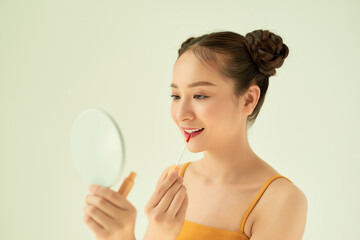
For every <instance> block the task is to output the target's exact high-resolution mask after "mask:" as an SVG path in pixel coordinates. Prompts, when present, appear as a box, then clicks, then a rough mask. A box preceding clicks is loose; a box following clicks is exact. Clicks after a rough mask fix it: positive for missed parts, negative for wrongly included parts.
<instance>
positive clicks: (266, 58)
mask: <svg viewBox="0 0 360 240" xmlns="http://www.w3.org/2000/svg"><path fill="white" fill-rule="evenodd" d="M245 45H246V47H247V49H248V50H249V53H250V55H251V58H252V59H253V60H254V62H255V63H256V65H257V66H258V69H259V71H260V72H261V73H262V74H264V75H266V76H268V77H271V76H273V75H275V73H276V70H275V68H279V67H281V66H282V65H283V63H284V60H285V58H286V57H287V55H288V54H289V48H288V47H287V46H286V44H284V43H283V41H282V38H281V37H280V36H278V35H276V34H274V33H271V32H269V31H268V30H255V31H252V32H251V33H247V34H246V35H245Z"/></svg>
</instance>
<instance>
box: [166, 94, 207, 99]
mask: <svg viewBox="0 0 360 240" xmlns="http://www.w3.org/2000/svg"><path fill="white" fill-rule="evenodd" d="M194 96H202V97H203V98H197V99H199V100H202V99H205V98H207V97H208V96H204V95H198V94H197V95H194ZM170 97H172V98H173V100H178V99H174V97H179V96H177V95H170Z"/></svg>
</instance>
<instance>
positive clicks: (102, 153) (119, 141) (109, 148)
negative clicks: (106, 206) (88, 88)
mask: <svg viewBox="0 0 360 240" xmlns="http://www.w3.org/2000/svg"><path fill="white" fill-rule="evenodd" d="M70 146H71V155H72V159H73V162H74V165H75V168H76V170H77V172H78V173H79V175H80V176H81V177H82V178H83V179H84V180H85V182H86V183H87V184H88V185H89V184H98V185H101V186H103V187H111V186H114V185H115V184H116V183H117V182H118V181H119V180H120V177H121V176H122V173H123V167H124V162H125V147H124V140H123V138H122V136H121V132H120V129H119V128H118V126H117V125H116V122H115V121H114V120H113V119H112V118H111V117H110V115H109V114H107V113H105V112H104V111H102V110H99V109H95V108H92V109H87V110H85V111H83V112H81V113H80V114H79V115H78V117H77V118H76V120H75V122H74V124H73V126H72V129H71V136H70Z"/></svg>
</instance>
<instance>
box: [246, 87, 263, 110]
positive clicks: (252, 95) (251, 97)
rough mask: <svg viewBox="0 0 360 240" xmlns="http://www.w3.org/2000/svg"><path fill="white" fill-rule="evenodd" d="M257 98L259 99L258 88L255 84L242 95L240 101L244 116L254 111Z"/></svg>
mask: <svg viewBox="0 0 360 240" xmlns="http://www.w3.org/2000/svg"><path fill="white" fill-rule="evenodd" d="M259 98H260V88H259V86H258V85H256V84H253V85H251V86H250V87H249V88H248V90H247V92H246V93H245V94H244V96H243V99H242V106H243V112H244V114H246V115H250V114H251V113H252V112H253V111H254V109H255V107H256V105H257V103H258V101H259Z"/></svg>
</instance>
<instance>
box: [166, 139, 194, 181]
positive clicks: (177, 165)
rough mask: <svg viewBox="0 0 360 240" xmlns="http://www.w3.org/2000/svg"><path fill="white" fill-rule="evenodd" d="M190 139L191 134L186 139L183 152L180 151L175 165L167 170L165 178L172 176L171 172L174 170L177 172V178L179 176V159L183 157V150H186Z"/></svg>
mask: <svg viewBox="0 0 360 240" xmlns="http://www.w3.org/2000/svg"><path fill="white" fill-rule="evenodd" d="M190 138H191V133H190V134H189V136H188V138H187V139H186V143H185V145H184V148H183V150H182V151H181V153H180V156H179V158H178V160H177V162H176V164H175V165H172V166H171V167H170V169H169V171H168V173H167V176H170V174H172V172H174V171H176V170H178V171H179V176H180V168H179V163H180V159H181V157H182V155H183V153H184V151H185V148H186V146H187V144H188V143H189V141H190Z"/></svg>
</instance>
